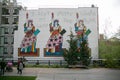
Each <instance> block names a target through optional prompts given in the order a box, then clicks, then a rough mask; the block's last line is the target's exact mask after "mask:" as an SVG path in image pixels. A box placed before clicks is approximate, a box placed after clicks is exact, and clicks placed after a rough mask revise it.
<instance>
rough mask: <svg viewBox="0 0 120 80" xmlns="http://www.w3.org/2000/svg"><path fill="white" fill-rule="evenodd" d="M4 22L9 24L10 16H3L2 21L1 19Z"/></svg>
mask: <svg viewBox="0 0 120 80" xmlns="http://www.w3.org/2000/svg"><path fill="white" fill-rule="evenodd" d="M1 23H2V24H9V23H8V18H6V17H5V16H2V21H1Z"/></svg>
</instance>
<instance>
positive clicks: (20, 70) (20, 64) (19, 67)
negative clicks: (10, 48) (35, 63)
mask: <svg viewBox="0 0 120 80" xmlns="http://www.w3.org/2000/svg"><path fill="white" fill-rule="evenodd" d="M17 70H18V74H19V73H20V74H22V70H23V62H22V61H20V62H18V66H17Z"/></svg>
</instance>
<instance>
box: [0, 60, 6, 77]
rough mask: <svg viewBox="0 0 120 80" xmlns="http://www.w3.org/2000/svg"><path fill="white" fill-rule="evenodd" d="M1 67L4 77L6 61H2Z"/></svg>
mask: <svg viewBox="0 0 120 80" xmlns="http://www.w3.org/2000/svg"><path fill="white" fill-rule="evenodd" d="M0 66H1V72H2V75H4V72H5V66H6V63H5V61H4V59H2V61H1V62H0Z"/></svg>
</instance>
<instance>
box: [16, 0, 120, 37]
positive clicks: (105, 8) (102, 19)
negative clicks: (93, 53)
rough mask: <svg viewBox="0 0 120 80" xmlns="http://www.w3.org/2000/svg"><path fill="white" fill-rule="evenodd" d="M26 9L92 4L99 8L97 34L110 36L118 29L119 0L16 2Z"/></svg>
mask: <svg viewBox="0 0 120 80" xmlns="http://www.w3.org/2000/svg"><path fill="white" fill-rule="evenodd" d="M17 2H18V3H19V4H22V5H23V6H25V7H27V8H28V9H38V8H78V7H90V6H91V5H92V4H94V5H95V6H97V7H98V8H99V13H98V14H99V33H104V30H105V29H106V34H107V35H111V34H112V33H115V32H116V31H117V30H118V28H119V27H120V0H17Z"/></svg>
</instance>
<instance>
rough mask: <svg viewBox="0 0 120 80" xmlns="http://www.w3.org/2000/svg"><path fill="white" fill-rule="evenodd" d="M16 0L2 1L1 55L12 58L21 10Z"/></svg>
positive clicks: (0, 6)
mask: <svg viewBox="0 0 120 80" xmlns="http://www.w3.org/2000/svg"><path fill="white" fill-rule="evenodd" d="M21 8H22V7H21V6H20V5H17V2H16V0H1V1H0V56H1V57H7V58H12V57H13V50H14V48H13V44H14V31H15V30H18V19H19V10H20V9H21Z"/></svg>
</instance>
